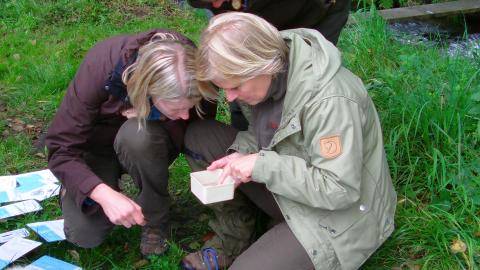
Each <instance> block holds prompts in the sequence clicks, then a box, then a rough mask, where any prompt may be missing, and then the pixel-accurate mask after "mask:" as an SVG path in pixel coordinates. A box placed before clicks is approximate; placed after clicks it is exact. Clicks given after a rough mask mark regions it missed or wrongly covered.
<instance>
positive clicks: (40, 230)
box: [27, 219, 65, 242]
mask: <svg viewBox="0 0 480 270" xmlns="http://www.w3.org/2000/svg"><path fill="white" fill-rule="evenodd" d="M27 227H29V228H30V229H32V231H34V232H35V233H37V234H38V235H39V236H40V237H42V238H43V239H45V241H47V242H55V241H62V240H65V233H64V232H63V219H59V220H51V221H42V222H35V223H29V224H27Z"/></svg>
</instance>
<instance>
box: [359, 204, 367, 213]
mask: <svg viewBox="0 0 480 270" xmlns="http://www.w3.org/2000/svg"><path fill="white" fill-rule="evenodd" d="M365 210H367V207H366V206H365V205H363V204H361V205H360V211H362V212H363V211H365Z"/></svg>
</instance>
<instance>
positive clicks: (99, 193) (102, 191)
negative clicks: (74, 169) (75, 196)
mask: <svg viewBox="0 0 480 270" xmlns="http://www.w3.org/2000/svg"><path fill="white" fill-rule="evenodd" d="M111 190H112V188H111V187H109V186H108V185H106V184H104V183H101V184H98V185H97V186H95V187H94V188H93V189H92V191H91V192H90V195H89V196H88V197H90V199H92V200H94V201H96V202H97V203H99V204H100V205H101V204H102V199H104V198H105V197H107V196H105V195H106V194H107V193H108V192H110V191H111Z"/></svg>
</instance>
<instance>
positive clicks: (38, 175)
mask: <svg viewBox="0 0 480 270" xmlns="http://www.w3.org/2000/svg"><path fill="white" fill-rule="evenodd" d="M3 183H5V188H4V189H1V190H0V203H5V202H14V201H22V200H29V199H34V200H37V201H43V200H45V199H47V198H50V197H52V196H56V195H58V193H59V191H60V185H59V184H58V180H57V178H56V177H55V176H54V175H53V174H52V172H51V171H50V170H48V169H47V170H41V171H34V172H29V173H24V174H18V175H8V176H0V185H2V184H3ZM13 183H14V184H13ZM12 184H13V188H12Z"/></svg>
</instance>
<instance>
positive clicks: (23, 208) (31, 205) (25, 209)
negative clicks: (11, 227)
mask: <svg viewBox="0 0 480 270" xmlns="http://www.w3.org/2000/svg"><path fill="white" fill-rule="evenodd" d="M38 210H42V206H41V205H40V204H39V203H38V202H37V201H35V200H28V201H23V202H17V203H12V204H9V205H5V206H2V207H0V219H4V218H9V217H13V216H18V215H22V214H26V213H30V212H34V211H38Z"/></svg>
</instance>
